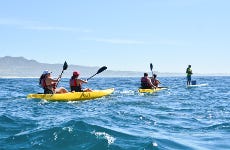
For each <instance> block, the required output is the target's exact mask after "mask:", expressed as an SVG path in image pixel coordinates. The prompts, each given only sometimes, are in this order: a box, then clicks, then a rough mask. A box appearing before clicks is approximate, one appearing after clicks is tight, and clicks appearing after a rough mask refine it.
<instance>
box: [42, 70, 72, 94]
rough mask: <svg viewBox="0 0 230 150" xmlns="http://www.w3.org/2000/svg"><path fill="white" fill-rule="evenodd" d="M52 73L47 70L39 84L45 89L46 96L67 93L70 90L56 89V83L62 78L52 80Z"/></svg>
mask: <svg viewBox="0 0 230 150" xmlns="http://www.w3.org/2000/svg"><path fill="white" fill-rule="evenodd" d="M51 73H52V72H50V71H48V70H45V71H44V72H43V73H42V75H41V77H40V80H39V84H40V86H41V87H42V88H43V89H44V94H55V93H67V92H68V90H66V89H65V88H63V87H60V88H56V83H57V82H58V81H59V79H60V78H58V79H52V78H51Z"/></svg>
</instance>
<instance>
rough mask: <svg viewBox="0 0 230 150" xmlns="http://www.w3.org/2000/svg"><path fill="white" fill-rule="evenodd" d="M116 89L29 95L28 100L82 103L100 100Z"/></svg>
mask: <svg viewBox="0 0 230 150" xmlns="http://www.w3.org/2000/svg"><path fill="white" fill-rule="evenodd" d="M113 91H114V88H110V89H105V90H94V91H93V92H69V93H64V94H28V95H27V98H28V99H45V100H52V101H80V100H89V99H95V98H100V97H103V96H106V95H109V94H111V93H113Z"/></svg>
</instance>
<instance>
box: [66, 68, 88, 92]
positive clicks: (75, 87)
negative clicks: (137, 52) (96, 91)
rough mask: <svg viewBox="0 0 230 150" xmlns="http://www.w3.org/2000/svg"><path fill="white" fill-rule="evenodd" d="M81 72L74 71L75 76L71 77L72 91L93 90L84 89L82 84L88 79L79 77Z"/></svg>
mask: <svg viewBox="0 0 230 150" xmlns="http://www.w3.org/2000/svg"><path fill="white" fill-rule="evenodd" d="M79 75H80V73H79V72H78V71H74V72H73V76H72V77H71V78H70V81H69V84H70V89H71V92H92V90H91V89H89V88H87V89H84V90H83V89H82V84H83V83H87V82H88V81H87V80H82V79H79V78H78V77H79Z"/></svg>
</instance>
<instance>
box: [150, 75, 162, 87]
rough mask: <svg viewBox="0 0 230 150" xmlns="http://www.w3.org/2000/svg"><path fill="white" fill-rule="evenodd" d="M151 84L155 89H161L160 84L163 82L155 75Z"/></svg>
mask: <svg viewBox="0 0 230 150" xmlns="http://www.w3.org/2000/svg"><path fill="white" fill-rule="evenodd" d="M151 82H152V84H153V85H154V86H155V87H159V84H161V82H160V81H159V80H158V79H157V75H156V74H153V77H152V78H151Z"/></svg>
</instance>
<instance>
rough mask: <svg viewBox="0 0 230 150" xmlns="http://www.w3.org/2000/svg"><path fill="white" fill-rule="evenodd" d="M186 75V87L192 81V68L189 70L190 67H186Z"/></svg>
mask: <svg viewBox="0 0 230 150" xmlns="http://www.w3.org/2000/svg"><path fill="white" fill-rule="evenodd" d="M186 73H187V85H190V84H191V80H192V68H191V65H188V68H187V69H186Z"/></svg>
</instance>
